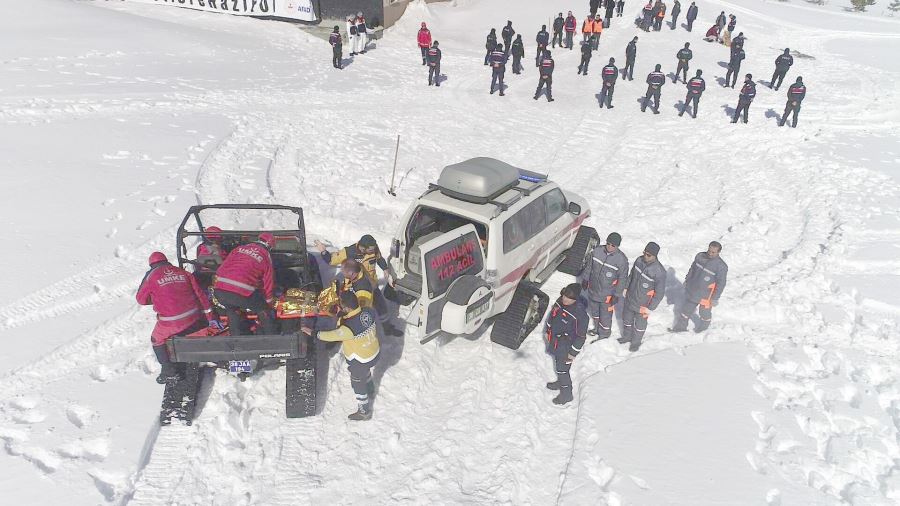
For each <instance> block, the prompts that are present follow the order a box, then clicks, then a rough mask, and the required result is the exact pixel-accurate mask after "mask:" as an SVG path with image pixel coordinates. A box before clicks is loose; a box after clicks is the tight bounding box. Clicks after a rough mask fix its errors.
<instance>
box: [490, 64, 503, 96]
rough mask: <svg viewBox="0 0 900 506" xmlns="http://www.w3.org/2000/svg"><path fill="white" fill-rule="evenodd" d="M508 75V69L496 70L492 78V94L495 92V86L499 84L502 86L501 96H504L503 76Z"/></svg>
mask: <svg viewBox="0 0 900 506" xmlns="http://www.w3.org/2000/svg"><path fill="white" fill-rule="evenodd" d="M504 74H506V69H494V73H493V75H492V76H491V93H493V92H494V86H496V85H497V84H498V83H499V85H500V88H499V90H500V94H501V95H502V94H503V75H504Z"/></svg>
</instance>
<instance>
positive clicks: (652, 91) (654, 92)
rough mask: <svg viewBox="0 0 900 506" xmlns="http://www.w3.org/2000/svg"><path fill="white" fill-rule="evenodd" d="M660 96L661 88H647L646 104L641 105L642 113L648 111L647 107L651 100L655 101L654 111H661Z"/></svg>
mask: <svg viewBox="0 0 900 506" xmlns="http://www.w3.org/2000/svg"><path fill="white" fill-rule="evenodd" d="M659 96H660V89H659V88H654V87H653V86H650V87H649V88H647V94H646V95H645V96H644V103H643V104H641V112H643V111H646V110H647V105H648V104H649V103H650V99H651V98H652V99H653V110H654V111H659Z"/></svg>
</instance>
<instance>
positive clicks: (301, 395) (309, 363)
mask: <svg viewBox="0 0 900 506" xmlns="http://www.w3.org/2000/svg"><path fill="white" fill-rule="evenodd" d="M306 339H308V340H309V347H308V350H307V353H306V356H305V357H303V358H292V359H288V360H287V361H286V363H285V392H284V393H285V396H284V411H285V415H286V416H287V417H288V418H304V417H307V416H313V415H315V414H316V408H317V404H316V392H317V390H316V380H317V378H316V372H317V370H316V369H317V367H316V365H317V357H318V354H319V340H318V339H314V338H311V337H306Z"/></svg>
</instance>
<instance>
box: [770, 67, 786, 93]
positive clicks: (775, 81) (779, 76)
mask: <svg viewBox="0 0 900 506" xmlns="http://www.w3.org/2000/svg"><path fill="white" fill-rule="evenodd" d="M785 75H787V70H778V69H775V73H774V74H772V84H771V85H770V86H769V88H771V87H773V86H774V87H775V89H776V90H777V89H778V88H779V87H780V86H781V82H782V81H784V76H785Z"/></svg>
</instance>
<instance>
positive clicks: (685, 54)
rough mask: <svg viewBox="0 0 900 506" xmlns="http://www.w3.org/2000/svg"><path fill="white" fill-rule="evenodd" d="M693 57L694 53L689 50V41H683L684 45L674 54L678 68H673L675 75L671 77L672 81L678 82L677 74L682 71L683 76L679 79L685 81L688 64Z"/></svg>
mask: <svg viewBox="0 0 900 506" xmlns="http://www.w3.org/2000/svg"><path fill="white" fill-rule="evenodd" d="M693 57H694V53H693V51H691V43H690V42H685V43H684V47H683V48H681V49H679V50H678V52H677V53H676V54H675V58H678V68H676V69H675V77H673V78H672V82H673V83H677V82H678V74H681V73H684V77H683V78H682V79H681V80H682V81H684V82H687V71H688V65H689V62H690V61H691V58H693Z"/></svg>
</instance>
